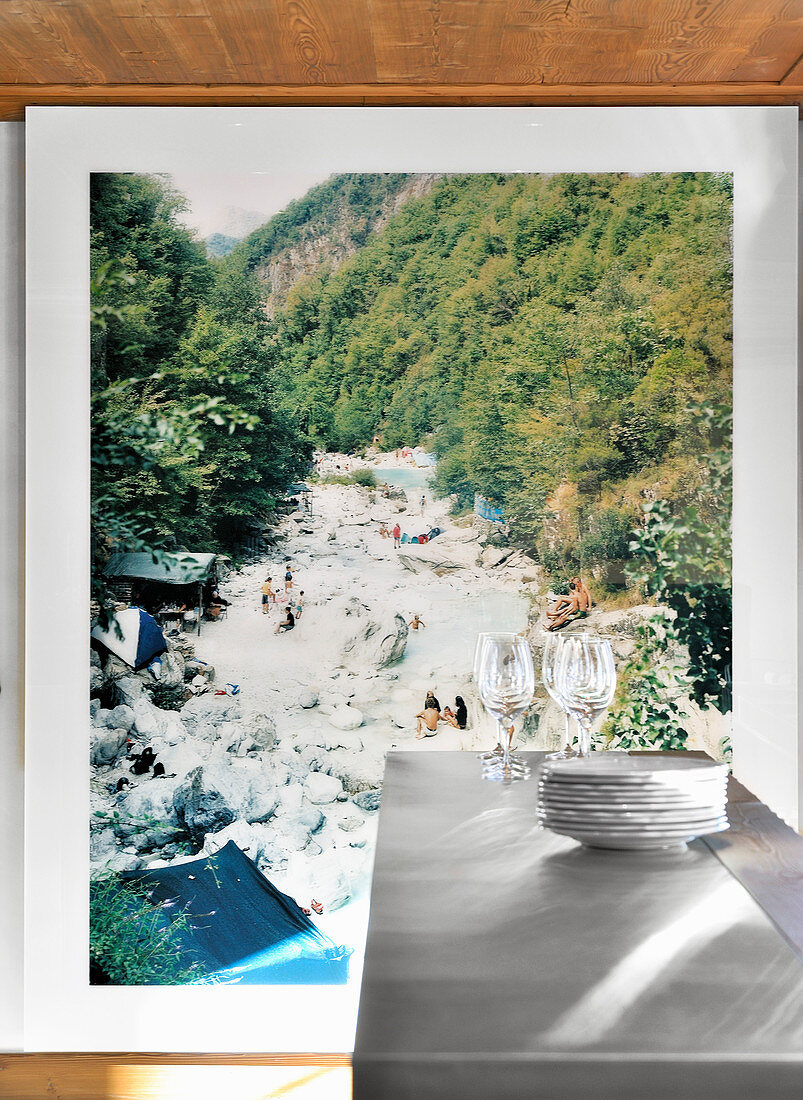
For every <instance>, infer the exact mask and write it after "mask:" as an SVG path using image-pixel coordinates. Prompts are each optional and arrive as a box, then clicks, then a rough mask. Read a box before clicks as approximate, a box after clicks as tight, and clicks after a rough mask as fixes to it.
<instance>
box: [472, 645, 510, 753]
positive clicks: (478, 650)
mask: <svg viewBox="0 0 803 1100" xmlns="http://www.w3.org/2000/svg"><path fill="white" fill-rule="evenodd" d="M490 637H491V635H490V634H488V633H482V634H478V635H477V644H476V645H475V647H474V673H473V678H474V683H475V684H476V685H477V691H479V683H480V676H481V674H482V653H483V650H484V648H485V643H486V641H487V640H488V638H490ZM498 728H499V727H498V725H497V730H498ZM502 752H503V749H502V738H501V737H498V738H497V742H496V746H495V747H494V748H492V749H491V750H490V751H489V752H481V753H479V754H478V755H479V759H480V760H482V761H484V762H486V763H487V762H489V761H497V760H499V759H501V757H502Z"/></svg>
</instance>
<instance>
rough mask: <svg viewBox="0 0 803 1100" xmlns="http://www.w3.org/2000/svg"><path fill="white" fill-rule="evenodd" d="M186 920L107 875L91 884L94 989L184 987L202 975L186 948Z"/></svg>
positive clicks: (140, 888) (170, 904) (203, 970)
mask: <svg viewBox="0 0 803 1100" xmlns="http://www.w3.org/2000/svg"><path fill="white" fill-rule="evenodd" d="M189 930H190V928H189V920H188V917H187V914H186V913H185V912H183V911H182V910H180V909H177V908H176V905H175V903H174V902H170V901H162V902H155V901H152V900H151V898H150V897H149V896H148V892H147V889H146V888H145V887H143V886H141V885H135V884H133V883H130V882H126V881H125V880H124V879H122V878H121V877H120V876H119V875H116V874H105V875H102V876H100V877H98V878H95V879H93V880H92V882H91V883H90V891H89V958H90V966H91V969H92V972H93V976H94V980H95V984H110V985H186V984H187V983H189V982H192V981H195V980H196V979H197V978H201V977H203V976H204V975H205V974H206V968H205V967H204V966H203V965H202V963H201V962H200V961H199V960H195V959H193V958H192V950H191V948H189V947H188V946H187V935H188V932H189Z"/></svg>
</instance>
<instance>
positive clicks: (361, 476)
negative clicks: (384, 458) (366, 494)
mask: <svg viewBox="0 0 803 1100" xmlns="http://www.w3.org/2000/svg"><path fill="white" fill-rule="evenodd" d="M351 480H352V482H353V483H354V484H355V485H362V486H363V488H365V489H375V488H376V477H375V476H374V471H373V470H369V469H368V468H367V467H365V466H361V467H359V468H358V469H356V470H354V472H353V473H352V475H351Z"/></svg>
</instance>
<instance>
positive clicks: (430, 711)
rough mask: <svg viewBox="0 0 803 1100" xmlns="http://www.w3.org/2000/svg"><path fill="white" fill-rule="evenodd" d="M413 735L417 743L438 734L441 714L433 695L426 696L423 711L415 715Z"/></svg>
mask: <svg viewBox="0 0 803 1100" xmlns="http://www.w3.org/2000/svg"><path fill="white" fill-rule="evenodd" d="M415 717H416V727H415V731H416V732H415V735H416V738H417V739H418V740H419V741H422V740H423V739H424V738H425V737H434V736H435V734H436V733H437V732H438V722H439V721H440V720H441V712H440V709H439V707H438V700H437V699H436V698H435V697H434V696H433V695H428V696H427V698H426V702H425V704H424V709H423V710H422V711H420V712H419V713H418V714H416V716H415Z"/></svg>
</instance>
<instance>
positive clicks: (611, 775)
mask: <svg viewBox="0 0 803 1100" xmlns="http://www.w3.org/2000/svg"><path fill="white" fill-rule="evenodd" d="M540 767H541V773H542V775H543V776H545V777H548V778H549V779H550V780H557V781H558V782H564V783H588V782H591V783H598V782H611V781H613V782H616V783H635V784H641V783H644V782H648V783H656V782H657V783H659V784H660V783H662V782H666V781H667V779H669V777H675V776H678V777H682V780H683V781H684V782H686V781H688V780H693V781H698V782H699V781H700V780H706V779H709V780H716V779H719V780H721V779H723V778H725V777H727V774H728V769H727V766H726V765H725V764H717V763H716V762H714V761H711V760H699V759H697V757H684V756H672V757H668V756H619V755H615V756H614V755H608V754H606V753H604V752H597V753H592V754H591V755H590V756H583V757H579V758H577V757H575V758H574V759H572V760H545V761H543V763H542V764H541V765H540Z"/></svg>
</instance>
